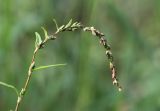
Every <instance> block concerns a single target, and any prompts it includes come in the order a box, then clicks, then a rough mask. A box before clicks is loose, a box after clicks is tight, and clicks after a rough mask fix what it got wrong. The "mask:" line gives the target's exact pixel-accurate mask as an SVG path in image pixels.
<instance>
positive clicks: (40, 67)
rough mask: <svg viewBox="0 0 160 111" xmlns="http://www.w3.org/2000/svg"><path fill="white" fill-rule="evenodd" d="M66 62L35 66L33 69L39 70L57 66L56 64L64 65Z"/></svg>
mask: <svg viewBox="0 0 160 111" xmlns="http://www.w3.org/2000/svg"><path fill="white" fill-rule="evenodd" d="M65 65H66V64H54V65H46V66H39V67H37V68H34V69H33V70H34V71H36V70H41V69H46V68H50V67H58V66H65Z"/></svg>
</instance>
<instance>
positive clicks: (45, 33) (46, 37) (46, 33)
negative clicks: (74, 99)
mask: <svg viewBox="0 0 160 111" xmlns="http://www.w3.org/2000/svg"><path fill="white" fill-rule="evenodd" d="M41 28H42V30H43V32H44V36H45V39H48V38H49V36H48V32H47V30H46V29H45V28H44V27H41Z"/></svg>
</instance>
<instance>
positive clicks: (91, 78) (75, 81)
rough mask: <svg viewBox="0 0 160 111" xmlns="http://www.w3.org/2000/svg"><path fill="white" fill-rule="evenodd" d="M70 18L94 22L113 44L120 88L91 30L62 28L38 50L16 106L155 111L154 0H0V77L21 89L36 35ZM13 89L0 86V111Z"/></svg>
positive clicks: (25, 110) (158, 27)
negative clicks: (30, 78)
mask: <svg viewBox="0 0 160 111" xmlns="http://www.w3.org/2000/svg"><path fill="white" fill-rule="evenodd" d="M53 18H55V19H56V20H57V22H58V24H59V25H62V24H66V23H67V22H68V21H69V20H70V19H71V18H72V19H73V20H74V21H79V22H81V23H83V24H84V25H86V26H95V27H96V28H97V29H99V30H100V31H101V32H103V33H105V34H106V39H107V40H108V42H109V44H110V45H111V47H112V52H113V56H114V58H115V59H114V60H115V64H116V66H117V67H116V68H117V74H118V78H119V81H120V83H121V84H122V86H123V91H122V92H120V93H119V92H118V91H117V89H116V87H114V86H113V85H112V80H111V73H110V70H109V65H108V60H107V59H106V57H105V50H104V49H103V47H102V46H101V45H100V44H99V41H98V39H97V38H95V37H92V35H91V34H90V33H83V32H81V31H77V32H65V33H62V34H60V35H59V38H58V39H57V40H55V41H51V42H49V43H48V45H47V46H46V47H45V49H43V50H41V51H40V52H39V54H38V57H37V63H36V65H37V66H40V65H47V64H57V63H67V66H63V67H57V68H49V69H46V70H41V71H37V72H34V73H33V76H32V80H31V84H30V86H29V89H28V91H27V93H26V96H25V98H24V101H23V102H22V104H21V106H20V111H160V87H159V85H160V0H32V1H31V0H0V81H3V82H6V83H9V84H13V85H14V86H16V87H17V88H18V89H19V90H20V89H21V87H22V86H23V84H24V81H25V79H26V76H27V70H28V66H29V64H30V61H31V56H32V53H33V50H34V42H35V35H34V32H35V31H38V32H39V33H40V34H41V35H42V34H43V32H42V30H41V28H40V27H41V26H44V27H45V28H46V29H47V30H48V31H49V33H50V34H52V33H53V32H54V31H55V30H56V28H55V25H54V23H53V21H52V19H53ZM16 99H17V97H16V94H15V93H14V92H13V91H12V90H11V89H8V88H5V87H3V86H0V111H8V110H10V109H14V107H15V104H16Z"/></svg>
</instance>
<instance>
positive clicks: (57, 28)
mask: <svg viewBox="0 0 160 111" xmlns="http://www.w3.org/2000/svg"><path fill="white" fill-rule="evenodd" d="M53 22H54V23H55V25H56V28H57V30H58V24H57V21H56V20H55V19H53Z"/></svg>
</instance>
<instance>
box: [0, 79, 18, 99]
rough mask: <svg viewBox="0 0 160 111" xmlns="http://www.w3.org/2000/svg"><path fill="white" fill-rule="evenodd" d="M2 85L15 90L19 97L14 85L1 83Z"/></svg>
mask: <svg viewBox="0 0 160 111" xmlns="http://www.w3.org/2000/svg"><path fill="white" fill-rule="evenodd" d="M0 85H2V86H5V87H8V88H11V89H13V90H14V91H15V93H16V94H17V96H19V94H18V90H17V88H16V87H14V86H13V85H10V84H7V83H4V82H1V81H0Z"/></svg>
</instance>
